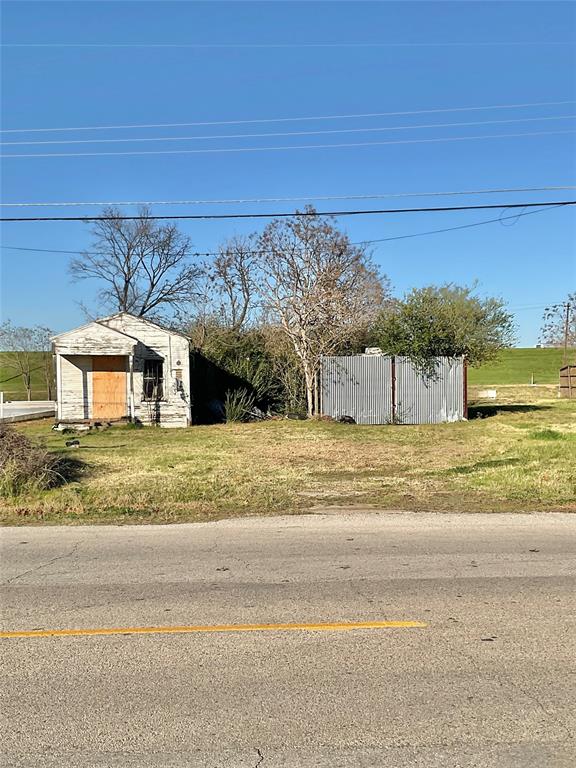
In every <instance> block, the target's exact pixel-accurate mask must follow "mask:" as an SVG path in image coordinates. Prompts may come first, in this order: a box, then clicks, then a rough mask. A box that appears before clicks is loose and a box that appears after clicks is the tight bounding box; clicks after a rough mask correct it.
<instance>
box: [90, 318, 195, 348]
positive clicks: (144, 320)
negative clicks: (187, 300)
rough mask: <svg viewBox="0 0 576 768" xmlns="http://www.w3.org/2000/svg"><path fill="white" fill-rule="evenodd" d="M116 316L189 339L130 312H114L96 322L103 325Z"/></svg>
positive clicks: (182, 334)
mask: <svg viewBox="0 0 576 768" xmlns="http://www.w3.org/2000/svg"><path fill="white" fill-rule="evenodd" d="M117 317H130V318H132V320H138V322H140V323H144V324H145V325H151V326H152V327H153V328H160V330H162V331H165V332H166V333H170V334H172V336H180V338H182V339H186V341H189V340H190V339H189V337H188V336H186V335H185V334H184V333H180V332H179V331H173V330H172V329H171V328H166V326H165V325H160V323H153V322H152V320H148V319H147V318H145V317H140V315H133V314H132V313H131V312H116V313H115V314H113V315H108V316H107V317H101V318H99V319H98V320H97V321H96V322H98V323H103V324H104V325H105V324H106V321H107V320H114V319H115V318H117Z"/></svg>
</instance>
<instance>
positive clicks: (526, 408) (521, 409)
mask: <svg viewBox="0 0 576 768" xmlns="http://www.w3.org/2000/svg"><path fill="white" fill-rule="evenodd" d="M552 407H553V406H551V405H469V406H468V419H487V418H490V417H491V416H497V415H498V414H499V413H533V412H534V411H550V410H552Z"/></svg>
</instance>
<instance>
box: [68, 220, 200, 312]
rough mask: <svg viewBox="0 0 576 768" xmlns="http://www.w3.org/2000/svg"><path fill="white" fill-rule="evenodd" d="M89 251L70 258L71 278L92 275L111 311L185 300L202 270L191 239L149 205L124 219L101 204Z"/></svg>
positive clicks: (154, 307)
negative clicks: (153, 214)
mask: <svg viewBox="0 0 576 768" xmlns="http://www.w3.org/2000/svg"><path fill="white" fill-rule="evenodd" d="M93 235H94V243H93V245H92V247H91V249H90V251H86V252H85V253H83V254H82V256H81V258H75V259H73V260H72V261H71V263H70V273H71V275H72V277H73V278H74V279H75V280H86V279H94V280H96V281H97V282H98V283H99V285H100V286H101V288H100V291H99V300H100V302H101V303H102V304H103V305H105V306H108V307H110V308H112V309H114V310H115V311H119V312H131V313H132V314H135V315H139V316H143V315H151V314H156V315H158V314H159V313H161V312H162V311H166V310H167V309H168V310H169V313H170V314H173V312H174V310H175V308H176V307H178V305H180V304H182V303H184V302H187V301H189V300H190V298H191V297H192V296H193V295H194V294H195V292H196V284H197V280H198V278H199V275H200V271H201V270H200V269H199V268H198V267H197V266H195V265H192V264H191V263H190V240H189V238H188V237H186V236H184V235H183V234H182V233H181V232H180V231H179V230H178V228H177V227H176V226H175V225H174V224H159V223H158V222H157V221H155V220H154V219H151V218H150V211H149V210H148V209H147V208H142V209H141V210H140V214H139V218H138V219H136V220H132V221H127V220H124V219H123V218H122V214H121V212H120V211H119V210H117V209H116V208H105V209H104V210H103V212H102V218H101V219H99V220H98V221H97V222H96V224H95V226H94V229H93Z"/></svg>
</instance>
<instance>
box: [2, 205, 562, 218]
mask: <svg viewBox="0 0 576 768" xmlns="http://www.w3.org/2000/svg"><path fill="white" fill-rule="evenodd" d="M565 205H576V200H555V201H554V202H537V203H492V204H490V205H451V206H439V207H427V208H384V209H379V210H348V211H290V212H286V211H284V212H282V213H194V214H178V215H153V216H147V217H146V218H147V219H149V220H151V221H153V220H164V221H172V220H190V219H193V220H210V219H212V220H214V219H284V218H295V217H314V216H363V215H374V214H395V213H440V212H446V211H482V210H493V209H495V208H500V209H508V208H536V207H540V208H548V207H559V206H565ZM141 218H142V217H141V216H125V215H121V216H30V217H27V216H24V217H22V216H10V217H2V218H0V222H9V221H13V222H22V221H137V220H139V219H141Z"/></svg>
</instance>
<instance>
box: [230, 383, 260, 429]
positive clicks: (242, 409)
mask: <svg viewBox="0 0 576 768" xmlns="http://www.w3.org/2000/svg"><path fill="white" fill-rule="evenodd" d="M254 402H255V399H254V395H252V394H251V393H250V392H248V390H247V389H233V390H230V389H229V390H228V391H227V392H226V398H225V400H224V410H225V412H226V421H227V422H233V421H248V419H249V417H250V411H251V410H252V409H253V408H254Z"/></svg>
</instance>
